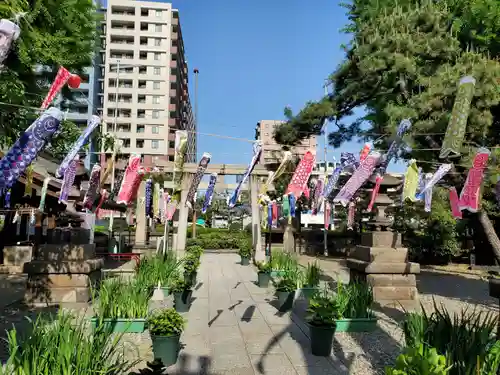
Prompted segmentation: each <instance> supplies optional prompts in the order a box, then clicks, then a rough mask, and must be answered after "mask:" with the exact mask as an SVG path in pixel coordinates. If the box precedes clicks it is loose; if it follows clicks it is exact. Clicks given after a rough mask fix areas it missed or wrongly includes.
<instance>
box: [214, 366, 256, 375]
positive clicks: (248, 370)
mask: <svg viewBox="0 0 500 375" xmlns="http://www.w3.org/2000/svg"><path fill="white" fill-rule="evenodd" d="M209 375H255V371H254V370H253V367H245V368H233V369H229V370H220V371H217V372H213V371H209Z"/></svg>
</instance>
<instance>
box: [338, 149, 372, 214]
mask: <svg viewBox="0 0 500 375" xmlns="http://www.w3.org/2000/svg"><path fill="white" fill-rule="evenodd" d="M379 160H380V153H378V152H372V153H370V154H369V155H368V157H367V158H366V159H365V160H363V162H362V163H361V165H360V166H359V168H357V169H356V171H355V172H354V173H353V174H352V176H351V178H350V179H349V180H348V181H347V183H346V184H345V185H344V186H343V187H342V189H340V191H339V193H338V194H337V196H336V197H335V199H334V200H333V202H334V203H336V202H338V203H340V204H342V206H344V207H346V206H347V205H348V204H349V202H350V201H351V199H352V198H353V196H354V194H355V193H356V192H357V191H358V190H359V188H360V187H361V186H362V185H363V184H364V183H365V182H366V181H367V180H368V179H369V178H370V176H371V175H372V173H373V171H374V169H375V166H376V165H377V164H378V162H379Z"/></svg>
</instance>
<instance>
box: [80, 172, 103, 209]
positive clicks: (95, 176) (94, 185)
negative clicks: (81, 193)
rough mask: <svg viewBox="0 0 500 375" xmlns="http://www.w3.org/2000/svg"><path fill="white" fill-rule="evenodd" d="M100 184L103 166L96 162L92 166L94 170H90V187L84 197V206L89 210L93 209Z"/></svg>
mask: <svg viewBox="0 0 500 375" xmlns="http://www.w3.org/2000/svg"><path fill="white" fill-rule="evenodd" d="M100 185H101V166H100V165H99V164H95V165H94V166H93V167H92V172H90V180H89V188H88V190H87V192H86V193H85V197H84V198H83V207H84V208H86V209H87V210H91V209H92V206H93V205H94V202H95V199H96V197H97V192H98V191H99V187H100Z"/></svg>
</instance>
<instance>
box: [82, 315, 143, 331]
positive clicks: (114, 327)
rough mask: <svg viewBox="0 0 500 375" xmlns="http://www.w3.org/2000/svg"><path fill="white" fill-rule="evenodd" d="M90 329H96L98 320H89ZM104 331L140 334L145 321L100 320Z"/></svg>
mask: <svg viewBox="0 0 500 375" xmlns="http://www.w3.org/2000/svg"><path fill="white" fill-rule="evenodd" d="M90 323H91V325H92V329H96V328H97V325H98V324H99V318H91V319H90ZM101 323H102V324H103V325H104V326H105V328H106V329H109V330H111V332H116V333H142V332H144V331H145V329H146V319H102V321H101Z"/></svg>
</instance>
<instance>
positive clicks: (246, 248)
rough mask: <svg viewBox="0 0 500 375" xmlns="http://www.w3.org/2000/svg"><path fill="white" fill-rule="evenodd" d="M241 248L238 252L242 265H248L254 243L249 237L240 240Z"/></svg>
mask: <svg viewBox="0 0 500 375" xmlns="http://www.w3.org/2000/svg"><path fill="white" fill-rule="evenodd" d="M239 248H240V250H239V252H238V253H239V254H240V257H241V265H242V266H248V265H249V264H250V258H251V257H252V243H251V242H250V241H249V240H248V239H242V240H240V241H239Z"/></svg>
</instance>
